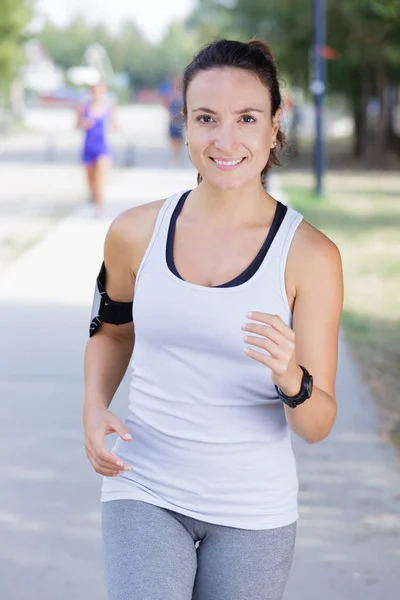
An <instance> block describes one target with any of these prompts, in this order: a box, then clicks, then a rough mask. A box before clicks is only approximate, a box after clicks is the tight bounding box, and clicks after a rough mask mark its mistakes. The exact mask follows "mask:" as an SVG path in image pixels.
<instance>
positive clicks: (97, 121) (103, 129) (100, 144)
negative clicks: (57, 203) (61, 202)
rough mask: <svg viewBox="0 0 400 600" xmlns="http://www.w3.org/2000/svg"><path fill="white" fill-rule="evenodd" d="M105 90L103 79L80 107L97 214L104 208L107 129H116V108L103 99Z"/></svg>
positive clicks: (84, 157)
mask: <svg viewBox="0 0 400 600" xmlns="http://www.w3.org/2000/svg"><path fill="white" fill-rule="evenodd" d="M106 91H107V88H106V86H105V84H104V83H102V82H100V83H97V84H95V85H93V86H92V87H91V88H90V100H89V102H88V103H87V104H86V105H83V106H82V105H79V106H78V108H77V128H78V129H81V130H82V131H84V132H85V137H84V144H83V151H82V162H83V164H84V165H85V169H86V175H87V182H88V186H89V193H90V201H91V202H93V203H94V208H95V215H96V216H99V215H100V214H101V211H102V208H103V201H104V191H103V188H104V180H105V176H106V172H107V169H108V167H109V163H110V148H109V145H108V141H107V129H108V127H109V125H111V127H112V128H113V129H116V124H115V117H114V110H113V108H112V107H111V106H110V105H108V104H107V103H106V102H105V100H104V96H105V94H106Z"/></svg>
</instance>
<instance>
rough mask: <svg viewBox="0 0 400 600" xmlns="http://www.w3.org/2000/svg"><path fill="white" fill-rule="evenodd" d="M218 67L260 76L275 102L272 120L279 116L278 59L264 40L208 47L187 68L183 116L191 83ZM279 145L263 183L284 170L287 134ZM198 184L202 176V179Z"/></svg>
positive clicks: (280, 135) (222, 42) (280, 136)
mask: <svg viewBox="0 0 400 600" xmlns="http://www.w3.org/2000/svg"><path fill="white" fill-rule="evenodd" d="M217 67H233V68H235V69H243V70H245V71H250V72H251V73H254V74H255V75H257V76H258V78H259V80H260V81H261V83H262V84H263V85H265V87H266V88H267V89H268V90H269V94H270V98H271V118H272V117H273V116H274V115H275V113H276V111H277V110H278V108H280V106H281V103H282V97H281V92H280V87H279V80H278V72H277V66H276V62H275V59H274V57H273V55H272V52H271V50H270V47H269V46H268V44H266V43H265V42H262V41H260V40H251V41H249V42H247V43H245V42H237V41H234V40H217V41H215V42H211V43H210V44H207V46H204V47H203V48H202V49H201V50H200V51H199V52H198V53H197V54H196V55H195V56H194V58H193V60H192V62H191V63H190V64H189V65H188V66H187V67H186V69H185V71H184V73H183V80H182V93H183V115H184V117H185V120H186V119H187V90H188V87H189V84H190V82H191V81H192V80H193V79H194V77H195V76H196V75H197V74H198V73H199V72H200V71H208V70H209V69H213V68H217ZM276 141H277V145H276V146H275V148H272V149H271V152H270V155H269V158H268V162H267V164H266V165H265V167H264V169H263V170H262V172H261V179H262V181H264V180H265V178H266V175H267V173H268V171H269V169H270V168H271V167H272V166H273V165H276V166H281V163H280V161H279V153H280V151H281V150H282V148H283V147H284V146H285V143H286V139H285V134H284V133H283V131H281V129H279V131H278V134H277V138H276ZM197 179H198V183H200V181H201V179H202V178H201V175H200V174H199V175H198V178H197Z"/></svg>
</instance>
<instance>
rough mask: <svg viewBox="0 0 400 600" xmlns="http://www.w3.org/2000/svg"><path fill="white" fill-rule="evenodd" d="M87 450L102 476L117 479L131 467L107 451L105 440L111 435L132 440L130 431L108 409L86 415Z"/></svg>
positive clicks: (97, 409)
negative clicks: (115, 434) (114, 434)
mask: <svg viewBox="0 0 400 600" xmlns="http://www.w3.org/2000/svg"><path fill="white" fill-rule="evenodd" d="M83 425H84V430H85V449H86V454H87V457H88V458H89V460H90V462H91V464H92V467H93V468H94V470H95V471H96V473H99V474H100V475H104V476H105V477H116V476H117V475H120V474H121V473H124V472H125V471H130V470H131V467H130V465H128V464H127V463H124V462H123V461H122V460H121V459H120V458H118V457H117V456H115V455H114V454H112V453H111V452H109V451H108V450H106V448H105V447H104V438H105V436H106V435H108V434H110V433H117V434H118V435H119V437H120V438H121V439H122V440H124V441H130V440H131V439H132V436H131V434H130V433H129V429H128V428H127V427H126V425H124V424H123V423H122V421H121V420H120V419H119V418H118V417H116V416H115V415H114V414H113V413H112V412H111V411H109V410H108V409H107V408H96V409H91V410H90V411H87V412H86V414H85V415H84V419H83Z"/></svg>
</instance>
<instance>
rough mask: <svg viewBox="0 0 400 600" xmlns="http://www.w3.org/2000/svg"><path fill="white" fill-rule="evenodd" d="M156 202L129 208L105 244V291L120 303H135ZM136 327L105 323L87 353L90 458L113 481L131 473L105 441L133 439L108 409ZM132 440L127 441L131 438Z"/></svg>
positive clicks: (157, 206)
mask: <svg viewBox="0 0 400 600" xmlns="http://www.w3.org/2000/svg"><path fill="white" fill-rule="evenodd" d="M162 203H163V201H161V202H153V203H150V204H147V205H143V206H139V207H137V208H134V209H131V210H128V211H126V212H125V213H123V214H122V215H120V216H119V217H117V219H115V221H114V222H113V223H112V225H111V227H110V229H109V231H108V233H107V236H106V240H105V244H104V264H105V268H106V286H105V287H106V292H107V295H108V296H109V297H110V298H111V299H112V300H114V301H116V302H132V300H133V296H134V288H135V276H136V272H137V269H138V267H139V265H140V263H141V260H142V258H143V255H144V253H145V251H146V248H147V246H148V243H149V241H150V239H151V235H152V232H153V229H154V224H155V221H156V218H157V214H158V212H159V209H160V207H161V205H162ZM134 337H135V336H134V325H133V322H131V323H126V324H124V325H112V324H109V323H102V324H101V325H100V327H99V329H98V330H97V331H96V333H95V334H94V335H93V336H92V337H91V338H89V340H88V342H87V345H86V350H85V364H84V379H85V391H84V405H83V425H84V430H85V446H86V454H87V456H88V458H89V460H90V462H91V463H92V466H93V468H94V469H95V471H96V472H97V473H100V474H101V475H105V476H115V475H118V474H119V473H121V472H122V471H124V470H126V469H129V465H124V464H122V463H121V461H120V459H119V458H117V457H116V456H114V455H113V454H112V453H111V452H109V451H108V450H106V448H105V447H104V437H105V436H106V435H107V434H109V433H114V432H116V433H117V434H118V435H119V436H120V437H121V439H123V440H129V439H131V437H130V434H129V430H128V428H127V427H126V426H125V425H124V424H123V423H122V421H121V420H120V419H119V418H118V417H116V416H115V415H114V414H113V413H112V412H111V411H110V410H109V406H110V404H111V401H112V399H113V397H114V394H115V392H116V391H117V389H118V386H119V384H120V383H121V381H122V378H123V377H124V375H125V372H126V369H127V367H128V365H129V361H130V358H131V355H132V351H133V346H134ZM127 436H128V437H127Z"/></svg>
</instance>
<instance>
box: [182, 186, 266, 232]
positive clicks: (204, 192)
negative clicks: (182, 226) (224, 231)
mask: <svg viewBox="0 0 400 600" xmlns="http://www.w3.org/2000/svg"><path fill="white" fill-rule="evenodd" d="M190 196H191V197H192V201H191V202H189V203H187V202H186V203H185V205H186V204H188V207H187V210H188V212H190V213H191V215H192V216H193V217H195V218H199V219H205V220H209V219H212V221H213V222H214V223H215V224H216V225H218V224H219V223H220V224H221V225H224V226H226V225H228V224H230V225H232V226H235V225H243V224H253V223H260V222H262V221H263V220H267V221H269V220H270V218H271V215H273V213H274V211H275V209H276V201H275V200H274V198H272V196H270V195H269V194H268V193H267V192H266V191H265V189H264V187H263V185H262V184H261V181H255V182H252V183H249V184H247V185H246V186H242V187H240V188H238V189H235V190H222V189H221V188H217V187H215V186H212V185H210V184H209V183H208V182H207V181H202V182H201V183H200V184H199V186H198V187H197V188H196V189H195V190H194V191H193V192H192V194H190ZM188 200H190V197H189V198H188Z"/></svg>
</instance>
